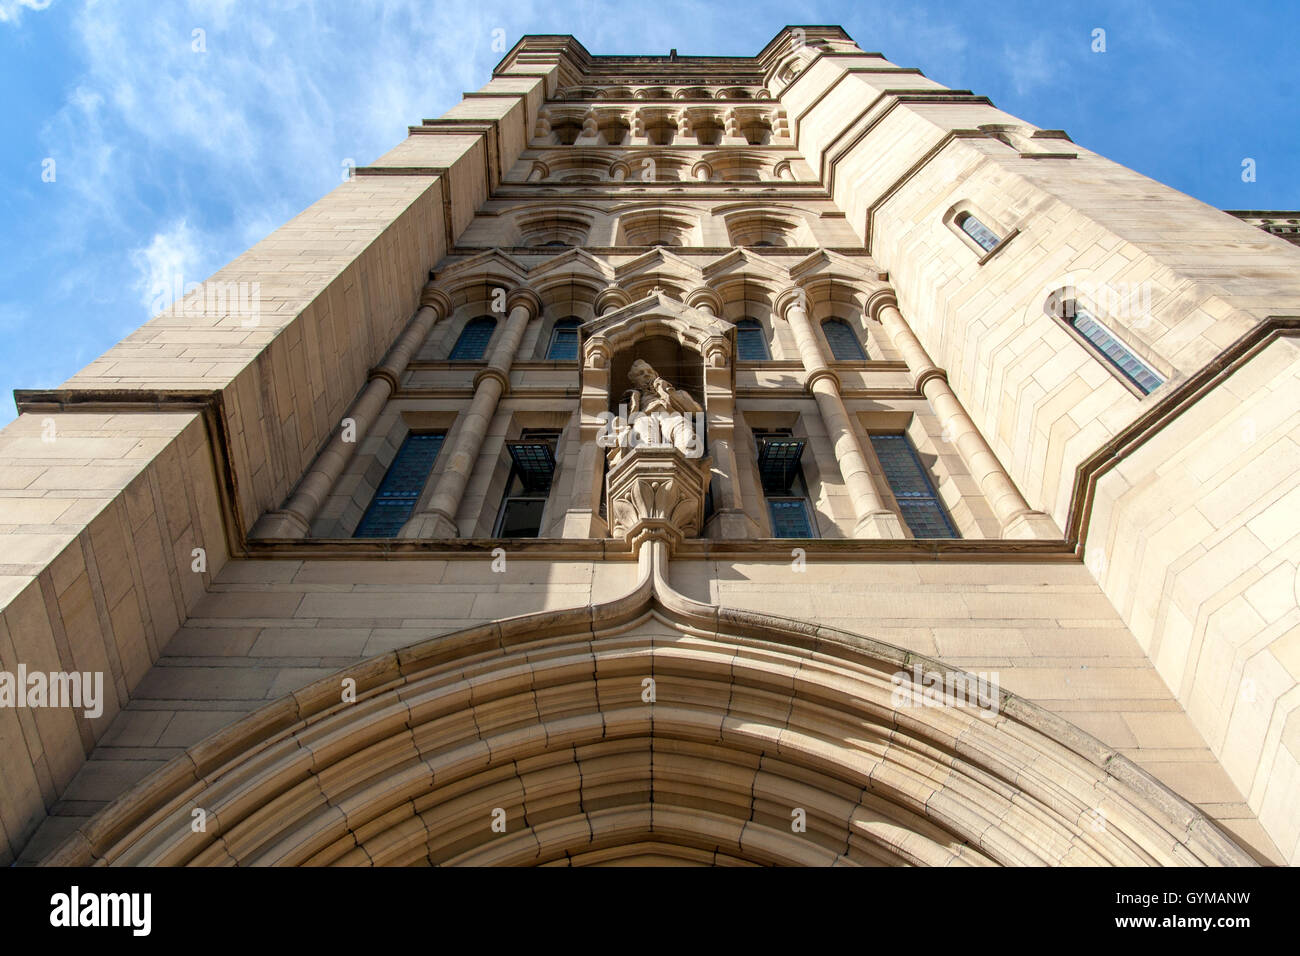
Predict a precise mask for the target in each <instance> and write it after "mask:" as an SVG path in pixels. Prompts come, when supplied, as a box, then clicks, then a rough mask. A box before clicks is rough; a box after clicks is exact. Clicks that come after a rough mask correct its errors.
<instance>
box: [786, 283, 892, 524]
mask: <svg viewBox="0 0 1300 956" xmlns="http://www.w3.org/2000/svg"><path fill="white" fill-rule="evenodd" d="M804 299H805V294H804V291H803V290H802V289H799V288H790V289H786V290H785V291H784V292H782V293H781V294H780V295H778V296H777V298H776V311H777V314H778V315H781V316H784V318H785V320H786V321H787V322H789V323H790V328H791V330H792V331H793V332H794V338H795V342H797V343H798V346H799V357H800V358H801V359H802V361H803V367H804V371H805V373H806V374H805V376H804V385H805V387H806V388H807V389H808V390H809V391H810V392H812V394H813V397H814V398H816V399H817V408H818V409H819V410H820V411H821V416H822V422H823V423H824V424H825V426H826V433H827V434H828V435H829V436H830V439H831V442H832V443H833V444H834V446H835V460H836V461H837V462H838V463H839V467H840V475H841V476H842V477H843V479H844V487H845V488H846V489H847V491H848V493H849V497H850V499H851V500H852V502H853V510H854V513H855V514H856V515H857V519H858V523H857V527H856V528H855V529H854V532H853V536H854V537H855V538H903V537H906V535H905V534H904V532H903V525H902V522H901V521H900V520H899V517H898V515H897V514H895V513H894V512H893V511H891V510H890V509H889V508H887V507H885V499H884V497H883V496H882V495H881V493H880V490H879V489H878V488H877V487H876V484H875V481H874V480H873V479H872V477H871V471H870V470H869V469H868V468H867V456H866V454H865V453H864V452H863V450H862V442H861V441H860V440H859V439H858V433H857V430H856V429H855V428H854V427H853V421H852V419H851V418H850V417H849V413H848V410H847V409H846V408H845V407H844V400H843V399H842V398H841V397H840V380H839V376H837V375H836V374H835V372H834V371H833V370H832V369H831V368H830V367H829V366H828V365H827V364H826V358H825V356H824V355H823V354H822V349H821V345H820V344H819V343H818V341H817V336H816V333H814V332H813V328H812V323H811V322H810V321H809V320H808V312H807V308H806V306H805V305H804Z"/></svg>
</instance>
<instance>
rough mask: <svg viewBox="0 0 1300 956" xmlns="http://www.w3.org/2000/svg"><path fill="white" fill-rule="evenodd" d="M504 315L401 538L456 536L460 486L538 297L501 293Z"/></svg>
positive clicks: (505, 386) (537, 308)
mask: <svg viewBox="0 0 1300 956" xmlns="http://www.w3.org/2000/svg"><path fill="white" fill-rule="evenodd" d="M506 310H507V311H508V313H509V318H508V319H506V326H505V328H504V329H503V330H502V332H501V336H500V337H499V338H498V339H497V344H496V347H495V348H493V349H492V354H491V355H490V356H489V357H488V364H487V368H485V369H483V371H481V372H479V373H478V375H476V376H475V377H474V398H473V399H472V400H471V401H470V404H469V408H468V409H466V410H465V412H464V414H463V415H462V416H461V420H460V423H459V425H458V427H457V428H456V434H455V438H454V439H453V441H452V443H451V448H450V449H449V450H445V451H444V452H443V454H446V455H447V456H448V457H447V460H446V464H444V465H443V468H442V473H441V474H440V475H439V476H438V483H437V485H435V486H434V489H433V494H432V495H431V496H430V497H429V499H428V502H427V503H426V504H425V505H424V506H423V507H422V508H421V509H420V511H419V512H417V513H416V514H414V515H412V516H411V518H410V519H409V520H408V521H407V522H406V524H405V525H404V526H403V527H402V530H401V533H400V534H399V537H402V538H457V537H460V532H459V530H458V529H457V527H456V512H457V511H458V510H459V508H460V501H461V498H462V497H463V496H464V494H465V486H466V485H467V484H469V479H470V476H471V475H472V474H473V473H474V463H475V462H477V461H478V456H479V451H480V450H481V449H482V447H483V438H484V436H485V435H487V430H488V426H489V425H490V424H491V423H492V416H493V415H495V414H496V409H497V403H498V402H499V401H500V400H501V396H502V395H504V394H505V393H506V392H508V391H509V390H510V366H511V364H512V363H513V362H514V358H515V353H516V352H517V351H518V350H519V341H520V340H521V339H522V338H523V337H524V330H525V329H527V327H528V323H529V322H530V321H531V320H532V319H533V318H535V317H536V316H537V315H539V314H540V313H541V311H542V300H541V299H540V298H538V295H537V293H536V292H534V291H533V290H532V289H528V288H518V289H515V290H514V291H513V292H511V293H510V295H509V296H507V298H506Z"/></svg>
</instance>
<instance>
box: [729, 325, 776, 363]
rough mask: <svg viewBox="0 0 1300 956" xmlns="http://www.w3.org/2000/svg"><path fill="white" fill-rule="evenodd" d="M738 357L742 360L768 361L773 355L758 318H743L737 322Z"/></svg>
mask: <svg viewBox="0 0 1300 956" xmlns="http://www.w3.org/2000/svg"><path fill="white" fill-rule="evenodd" d="M736 357H737V358H739V359H740V360H741V361H742V362H766V361H768V360H769V359H770V358H771V357H772V356H771V354H770V353H769V352H768V351H767V336H766V335H764V334H763V326H762V325H761V324H760V323H759V321H758V319H741V320H740V321H739V322H737V323H736Z"/></svg>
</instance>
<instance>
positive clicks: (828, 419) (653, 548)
mask: <svg viewBox="0 0 1300 956" xmlns="http://www.w3.org/2000/svg"><path fill="white" fill-rule="evenodd" d="M1263 215H1265V214H1262V213H1251V214H1242V216H1243V217H1244V218H1245V219H1246V220H1251V218H1252V217H1254V219H1259V217H1260V216H1263ZM1290 215H1293V214H1288V213H1285V212H1276V213H1268V214H1267V216H1268V217H1272V218H1271V219H1269V220H1268V221H1269V222H1270V223H1274V222H1275V221H1283V220H1285V218H1286V217H1288V216H1290ZM1274 231H1276V229H1275V230H1274ZM1298 267H1300V249H1297V248H1295V247H1294V246H1293V245H1291V244H1289V243H1288V242H1286V241H1285V240H1284V239H1283V238H1279V237H1278V236H1276V235H1270V234H1268V233H1267V232H1266V231H1264V230H1261V229H1259V228H1256V227H1255V226H1254V225H1252V224H1251V221H1243V218H1238V217H1234V216H1232V215H1229V214H1226V213H1224V212H1221V211H1219V210H1215V209H1212V208H1210V207H1208V206H1205V205H1203V204H1202V203H1199V202H1197V201H1195V200H1193V199H1190V198H1189V197H1187V196H1184V195H1182V194H1180V193H1177V192H1175V191H1173V190H1171V189H1169V188H1167V187H1164V186H1161V185H1160V184H1158V183H1155V182H1152V181H1151V180H1148V179H1146V178H1144V177H1142V176H1140V175H1138V174H1137V173H1134V172H1132V171H1130V170H1127V169H1124V168H1123V167H1120V166H1117V165H1116V164H1114V163H1111V162H1109V161H1107V160H1105V159H1104V158H1102V157H1100V156H1097V155H1096V154H1094V153H1092V152H1090V151H1089V150H1087V149H1085V148H1083V147H1082V146H1079V145H1078V144H1076V143H1074V142H1073V141H1072V140H1071V139H1070V137H1069V136H1068V135H1067V134H1066V133H1065V132H1064V131H1062V130H1044V129H1037V128H1035V127H1033V126H1031V125H1029V124H1027V123H1025V122H1023V121H1021V120H1018V119H1016V118H1015V117H1013V116H1009V115H1007V114H1006V113H1003V112H1001V111H1000V110H998V109H997V108H996V107H995V106H994V105H993V104H992V103H991V102H990V101H989V100H988V99H987V98H985V97H982V96H979V95H977V94H974V93H972V92H970V91H966V90H951V89H947V88H945V87H943V86H940V85H939V84H937V83H935V82H933V81H931V80H929V79H927V78H926V77H925V76H924V75H923V74H922V73H921V72H920V71H919V70H917V69H912V68H907V67H900V66H896V65H894V64H892V63H890V62H889V61H888V60H886V59H885V58H884V57H883V56H882V55H881V54H879V53H869V52H863V51H862V50H860V49H859V48H858V47H857V46H856V45H855V43H854V42H853V41H852V40H851V39H850V38H849V37H848V36H847V35H846V34H845V33H844V32H843V31H842V30H840V29H839V28H837V27H813V26H808V27H787V28H786V29H784V30H782V31H781V32H780V33H779V34H778V35H777V36H776V37H775V38H774V39H773V40H772V42H771V43H769V44H768V45H767V47H765V48H764V49H763V50H762V51H761V52H759V53H758V55H757V56H754V57H681V56H677V55H676V53H675V51H674V53H672V54H671V55H669V56H592V55H591V54H589V53H588V52H587V51H586V50H585V49H584V48H583V47H582V45H581V44H580V43H578V42H577V41H576V40H575V39H574V38H573V37H569V36H530V37H526V38H524V39H523V40H521V41H520V42H519V44H518V45H516V46H515V48H514V49H513V50H511V51H510V52H509V54H507V56H506V57H505V58H504V59H503V60H502V62H501V63H500V64H499V66H498V67H497V69H496V71H495V72H494V74H493V77H492V80H491V82H490V83H488V85H487V86H485V87H484V88H483V89H482V90H481V91H479V92H477V93H471V94H466V97H465V99H464V100H463V101H462V103H461V104H460V105H458V106H457V107H455V108H454V109H452V110H451V111H450V112H449V113H448V114H447V115H446V116H444V117H442V118H441V119H436V120H425V121H424V122H423V123H422V124H421V125H419V126H413V127H411V128H410V135H409V136H408V137H407V139H406V140H405V141H404V142H403V143H401V144H400V145H399V146H397V147H396V148H395V149H393V150H392V151H391V152H389V153H387V154H386V155H384V156H383V157H381V158H380V159H379V160H378V161H376V162H375V163H374V164H373V165H371V166H368V167H364V168H358V169H357V170H356V171H355V176H354V177H353V178H352V179H351V180H350V181H348V182H346V183H344V184H342V185H341V186H340V187H339V188H337V189H336V190H334V191H333V192H332V193H330V194H329V195H327V196H326V197H324V198H323V199H321V200H320V201H319V202H317V203H316V204H315V205H313V206H312V207H311V208H309V209H308V210H307V211H306V212H304V213H303V214H302V215H300V216H298V217H297V218H296V219H294V220H293V221H291V222H289V223H288V224H286V225H285V226H284V227H282V228H281V229H279V230H277V231H276V232H275V233H273V234H272V235H271V236H269V237H268V238H267V239H266V240H264V241H263V242H261V243H259V244H258V245H256V246H254V247H253V248H252V249H250V250H249V251H248V252H247V253H245V254H244V255H243V256H241V257H240V258H238V259H236V260H235V261H234V262H232V263H231V264H230V265H229V266H227V267H226V268H224V269H222V270H221V271H220V272H218V273H217V274H216V275H215V276H213V277H212V279H211V280H209V282H208V283H206V284H205V288H204V289H201V290H198V291H196V292H195V293H194V294H193V295H192V296H191V297H190V298H188V299H187V300H185V301H184V302H183V303H182V304H181V305H180V306H179V307H176V308H173V309H171V310H169V311H168V312H166V313H164V314H162V315H160V316H158V317H156V318H155V319H153V320H152V321H151V322H149V323H148V324H146V325H145V326H143V327H142V328H141V329H140V330H138V331H137V332H135V333H134V334H132V335H131V336H129V337H128V338H127V339H125V340H124V341H123V342H122V343H120V344H119V345H117V346H115V347H114V348H113V349H111V350H109V351H108V352H107V353H105V355H103V356H102V357H100V358H99V359H97V360H96V361H95V362H93V363H92V364H91V365H90V366H88V367H87V368H86V369H85V370H83V371H82V372H80V373H79V374H77V375H76V376H74V377H73V378H72V379H71V380H69V381H68V382H67V383H65V384H64V385H63V386H62V387H60V388H58V389H54V390H50V391H42V392H20V393H19V395H18V401H19V408H20V411H21V413H22V414H21V415H20V417H19V419H18V420H17V421H16V422H15V423H14V424H13V425H11V426H9V427H8V428H6V429H5V430H4V433H3V436H2V437H0V453H3V455H4V457H5V466H6V467H5V468H3V469H0V480H3V481H4V482H5V485H4V489H5V498H4V501H5V502H6V505H5V508H6V510H7V513H8V514H10V515H11V517H10V518H8V519H6V521H5V522H4V527H3V528H0V531H3V532H4V533H5V534H6V544H7V548H6V553H7V554H8V555H9V558H8V563H7V565H6V569H5V577H4V578H3V580H4V582H5V592H4V610H3V624H2V626H0V660H2V661H3V664H4V665H5V667H4V670H7V671H14V670H15V669H16V665H17V664H20V663H21V664H22V665H24V666H25V668H26V670H27V671H29V672H33V673H34V672H43V673H47V674H51V675H53V674H58V673H60V672H74V671H75V672H79V673H81V674H83V675H90V674H96V673H99V674H102V675H104V695H103V698H104V699H103V701H102V704H103V706H102V712H101V713H98V714H95V713H93V712H92V711H91V710H89V709H86V708H82V709H77V708H74V707H40V708H23V707H7V708H0V748H3V753H0V760H2V761H3V764H4V766H5V768H6V774H5V776H4V778H3V786H0V860H4V861H8V860H12V859H20V860H22V861H25V862H36V861H40V860H43V859H44V860H51V861H55V862H62V863H72V864H90V863H93V862H95V861H108V862H118V863H129V864H160V863H168V864H177V863H191V864H195V865H209V864H218V863H229V862H231V861H236V862H239V863H241V864H252V863H279V864H307V863H312V864H319V863H337V864H399V863H408V864H409V863H413V862H429V863H435V864H437V863H448V862H451V863H503V864H520V863H547V862H566V861H567V862H572V863H584V864H585V863H609V862H627V861H634V862H642V863H651V862H661V863H673V864H680V863H711V862H743V863H807V864H829V863H834V862H841V863H845V862H847V863H860V864H881V863H884V864H896V863H921V864H937V865H946V864H949V863H952V862H959V863H963V862H969V863H974V864H988V863H996V864H1029V863H1051V864H1125V865H1133V864H1146V865H1181V864H1208V865H1249V864H1252V863H1254V862H1256V861H1264V862H1295V860H1296V857H1297V852H1298V840H1300V818H1297V817H1296V815H1295V814H1294V812H1293V810H1292V808H1293V807H1294V805H1295V803H1296V802H1297V800H1300V767H1298V763H1297V761H1298V757H1300V717H1297V716H1296V714H1297V701H1300V695H1298V694H1297V690H1296V685H1297V676H1300V630H1298V629H1297V624H1298V623H1300V606H1297V599H1296V593H1297V580H1296V574H1297V565H1298V564H1300V482H1298V479H1297V477H1296V476H1297V475H1298V474H1300V468H1298V467H1297V464H1298V462H1297V460H1296V459H1297V456H1300V397H1298V396H1300V389H1297V387H1296V385H1297V383H1296V377H1297V373H1298V371H1300V355H1298V354H1297V340H1296V334H1297V328H1298V327H1300V268H1298ZM249 289H255V290H256V295H255V296H253V297H251V298H250V296H248V295H247V294H246V292H247V291H248V290H249ZM250 302H252V305H251V306H250ZM11 664H12V665H14V666H10V665H11ZM10 771H12V772H10ZM200 810H201V811H202V812H203V814H204V815H205V819H207V820H208V821H209V824H208V826H207V827H206V829H205V830H203V831H202V832H195V831H194V828H193V827H192V826H191V820H192V817H193V815H194V813H195V812H196V811H200Z"/></svg>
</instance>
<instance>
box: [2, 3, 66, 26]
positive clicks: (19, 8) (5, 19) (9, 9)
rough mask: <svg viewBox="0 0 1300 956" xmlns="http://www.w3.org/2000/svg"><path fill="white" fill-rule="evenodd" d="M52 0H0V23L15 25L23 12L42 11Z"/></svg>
mask: <svg viewBox="0 0 1300 956" xmlns="http://www.w3.org/2000/svg"><path fill="white" fill-rule="evenodd" d="M52 2H53V0H0V23H14V24H17V23H18V22H19V21H20V20H22V16H23V11H24V10H44V9H46V8H47V7H48V6H49V5H50V4H51V3H52Z"/></svg>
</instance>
